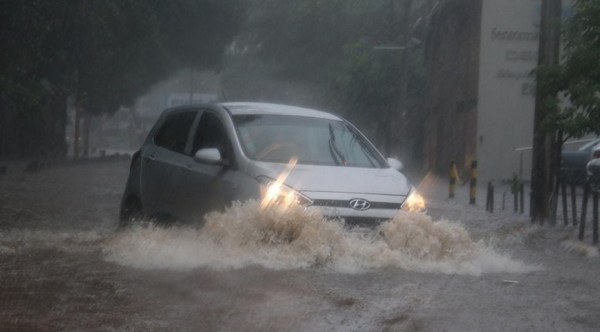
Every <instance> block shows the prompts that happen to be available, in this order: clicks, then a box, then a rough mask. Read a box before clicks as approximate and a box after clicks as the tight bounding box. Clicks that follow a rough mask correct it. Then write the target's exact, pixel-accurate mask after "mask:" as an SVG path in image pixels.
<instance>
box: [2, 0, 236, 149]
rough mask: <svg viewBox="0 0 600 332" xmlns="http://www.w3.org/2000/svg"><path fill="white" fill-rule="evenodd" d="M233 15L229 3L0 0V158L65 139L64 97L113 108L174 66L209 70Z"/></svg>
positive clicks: (232, 27)
mask: <svg viewBox="0 0 600 332" xmlns="http://www.w3.org/2000/svg"><path fill="white" fill-rule="evenodd" d="M241 14H242V8H241V7H240V6H239V1H238V0H170V1H145V0H128V1H122V0H103V1H93V0H56V1H42V0H31V1H27V2H24V1H19V0H4V1H2V2H0V45H1V46H2V49H3V52H2V54H1V55H0V60H1V62H2V63H0V111H1V112H2V121H1V123H2V126H3V127H2V128H0V129H2V130H1V131H0V139H1V142H0V143H1V144H0V156H7V155H11V156H27V155H41V154H45V153H47V152H48V151H51V150H53V146H54V145H56V144H59V145H60V144H61V141H62V145H64V121H65V115H64V114H65V105H66V99H67V98H68V97H71V98H74V99H76V100H77V104H78V105H81V107H82V108H83V109H85V110H86V112H88V113H89V114H99V113H112V112H115V111H116V110H117V109H118V107H119V106H120V105H126V104H128V103H131V102H132V101H133V100H134V99H135V98H136V97H137V96H139V95H141V94H142V93H144V92H145V91H146V89H147V88H149V87H150V86H151V85H152V84H154V83H156V82H158V81H159V80H161V79H164V78H165V77H166V76H167V75H169V74H170V73H172V72H173V71H175V70H177V69H180V68H182V67H190V66H191V67H196V68H215V67H218V66H219V64H220V60H221V58H222V55H223V53H224V50H225V48H226V47H227V46H228V45H229V43H230V42H231V40H232V39H233V37H234V35H235V34H236V32H237V29H238V27H239V24H238V22H240V16H241ZM56 99H58V100H61V102H54V103H52V102H51V101H52V100H56ZM51 105H54V106H52V107H54V108H57V109H56V110H54V111H53V112H51V113H52V114H56V117H55V119H53V122H54V121H58V122H62V124H60V123H59V125H58V127H62V130H60V128H59V130H53V136H54V137H56V140H57V141H58V143H57V142H54V141H55V140H49V139H48V132H47V130H42V129H43V128H45V127H49V128H55V127H57V126H56V125H55V124H54V123H48V121H47V119H46V118H47V116H46V115H47V114H48V113H49V112H48V107H50V106H51ZM50 142H54V143H50ZM32 148H34V149H33V150H32Z"/></svg>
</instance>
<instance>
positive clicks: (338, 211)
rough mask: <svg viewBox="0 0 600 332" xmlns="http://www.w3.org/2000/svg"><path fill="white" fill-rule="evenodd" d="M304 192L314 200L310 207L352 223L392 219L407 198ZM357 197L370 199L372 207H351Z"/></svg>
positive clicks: (377, 222) (376, 223) (379, 221)
mask: <svg viewBox="0 0 600 332" xmlns="http://www.w3.org/2000/svg"><path fill="white" fill-rule="evenodd" d="M302 193H303V194H304V195H306V196H307V197H309V198H310V199H311V200H312V201H313V202H314V204H313V205H311V206H309V207H308V209H318V210H319V211H320V213H321V214H323V215H324V216H325V217H327V218H333V219H344V220H345V221H346V223H348V224H352V225H378V224H379V223H381V222H382V221H385V220H389V219H392V218H394V217H395V216H396V215H397V214H398V211H399V210H400V207H401V206H402V203H403V202H404V201H405V200H406V195H379V194H353V193H328V192H302ZM356 198H360V199H364V200H367V201H369V203H370V205H371V206H372V207H371V208H369V209H366V210H362V211H360V210H355V209H353V208H351V207H350V201H351V200H353V199H356Z"/></svg>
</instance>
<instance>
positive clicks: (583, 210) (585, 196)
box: [579, 182, 590, 240]
mask: <svg viewBox="0 0 600 332" xmlns="http://www.w3.org/2000/svg"><path fill="white" fill-rule="evenodd" d="M589 195H590V185H589V183H587V182H586V183H585V184H584V185H583V202H582V203H581V221H580V222H581V223H580V224H579V240H583V236H584V233H585V219H586V218H585V217H586V215H587V202H588V196H589Z"/></svg>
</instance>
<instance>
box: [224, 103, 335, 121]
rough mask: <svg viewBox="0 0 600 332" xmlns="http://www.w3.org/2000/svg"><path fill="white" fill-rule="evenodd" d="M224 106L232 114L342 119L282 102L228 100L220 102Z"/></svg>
mask: <svg viewBox="0 0 600 332" xmlns="http://www.w3.org/2000/svg"><path fill="white" fill-rule="evenodd" d="M219 105H221V106H222V107H224V108H226V109H227V110H228V111H229V112H231V114H232V115H249V114H265V115H291V116H305V117H312V118H321V119H330V120H342V119H341V118H340V117H338V116H336V115H334V114H331V113H327V112H323V111H317V110H314V109H310V108H304V107H297V106H289V105H281V104H270V103H255V102H227V103H220V104H219Z"/></svg>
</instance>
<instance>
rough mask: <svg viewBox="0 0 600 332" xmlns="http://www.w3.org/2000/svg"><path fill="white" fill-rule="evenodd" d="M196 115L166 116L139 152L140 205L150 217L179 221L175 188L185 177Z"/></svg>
mask: <svg viewBox="0 0 600 332" xmlns="http://www.w3.org/2000/svg"><path fill="white" fill-rule="evenodd" d="M197 115H198V111H197V110H179V111H174V112H172V113H170V114H169V115H167V117H166V118H165V120H164V122H163V123H162V125H160V127H159V129H158V130H157V132H156V135H154V136H153V138H152V142H151V143H150V144H148V145H147V146H146V148H145V149H144V150H143V152H142V156H141V158H142V174H141V190H142V204H143V206H144V209H145V210H146V212H147V213H148V214H149V215H150V217H169V218H171V217H175V218H177V217H179V216H178V214H179V213H178V211H177V209H176V202H177V199H178V189H177V185H178V183H179V182H180V181H181V180H180V178H181V177H182V176H185V170H186V161H187V159H186V158H187V156H186V147H188V146H189V141H190V135H191V127H192V124H193V123H194V120H195V118H196V116H197Z"/></svg>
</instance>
